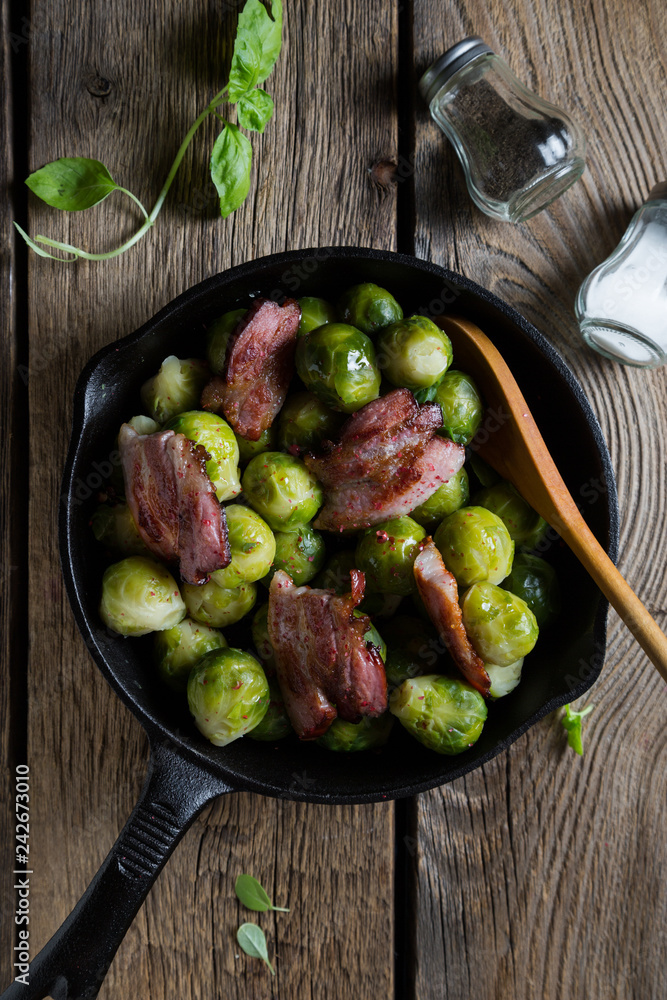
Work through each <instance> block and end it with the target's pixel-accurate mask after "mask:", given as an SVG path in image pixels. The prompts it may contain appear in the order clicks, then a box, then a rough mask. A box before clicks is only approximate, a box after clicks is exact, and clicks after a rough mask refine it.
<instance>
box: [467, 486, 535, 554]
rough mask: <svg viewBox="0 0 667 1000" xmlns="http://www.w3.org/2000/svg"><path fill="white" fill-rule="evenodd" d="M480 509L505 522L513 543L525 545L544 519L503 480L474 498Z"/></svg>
mask: <svg viewBox="0 0 667 1000" xmlns="http://www.w3.org/2000/svg"><path fill="white" fill-rule="evenodd" d="M474 501H475V504H476V505H477V506H478V507H486V509H487V510H492V511H493V513H494V514H497V515H498V517H499V518H501V520H502V521H503V522H504V524H505V527H506V528H507V530H508V531H509V533H510V538H512V539H513V541H515V542H518V543H519V544H523V543H524V542H525V541H526V539H527V538H531V537H532V536H533V533H534V532H535V530H536V529H539V527H540V521H541V520H542V518H541V517H540V515H539V514H538V513H537V511H534V510H533V508H532V507H531V506H530V504H528V503H526V501H525V500H524V499H523V497H522V496H521V494H520V493H519V491H518V490H516V489H515V488H514V487H513V486H512V484H511V483H508V482H507V481H506V480H504V479H503V480H502V481H501V482H499V483H496V484H495V485H494V486H488V487H486V489H483V490H480V492H479V493H477V494H476V496H475V498H474Z"/></svg>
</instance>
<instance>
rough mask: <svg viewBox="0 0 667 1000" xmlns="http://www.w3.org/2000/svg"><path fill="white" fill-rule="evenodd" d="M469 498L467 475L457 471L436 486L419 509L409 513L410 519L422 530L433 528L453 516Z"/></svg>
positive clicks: (460, 470)
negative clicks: (440, 484) (450, 515)
mask: <svg viewBox="0 0 667 1000" xmlns="http://www.w3.org/2000/svg"><path fill="white" fill-rule="evenodd" d="M469 497H470V487H469V485H468V473H467V472H466V470H465V469H459V471H458V472H457V473H456V475H455V476H452V478H451V479H448V480H447V482H446V483H443V484H442V486H438V488H437V490H436V491H435V493H432V494H431V496H430V497H429V498H428V500H425V501H424V503H420V505H419V507H415V509H414V510H413V511H411V512H410V517H411V518H412V520H413V521H416V522H417V524H421V525H422V527H423V528H435V526H436V524H440V522H441V521H442V519H443V517H447V515H448V514H453V513H454V511H455V510H458V509H459V507H463V506H464V504H467V502H468V499H469Z"/></svg>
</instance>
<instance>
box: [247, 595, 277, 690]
mask: <svg viewBox="0 0 667 1000" xmlns="http://www.w3.org/2000/svg"><path fill="white" fill-rule="evenodd" d="M268 616H269V605H268V604H262V605H260V607H259V608H258V609H257V611H256V612H255V615H254V617H253V620H252V626H251V630H252V641H253V645H254V647H255V649H256V650H257V653H258V655H259V658H260V660H261V661H262V663H263V664H264V668H265V670H266V672H267V674H269V673H270V674H275V672H276V658H275V654H274V652H273V646H272V645H271V640H270V638H269V625H268Z"/></svg>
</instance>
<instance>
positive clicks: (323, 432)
mask: <svg viewBox="0 0 667 1000" xmlns="http://www.w3.org/2000/svg"><path fill="white" fill-rule="evenodd" d="M344 419H345V418H344V417H342V416H341V414H340V413H336V412H335V410H330V409H329V407H328V406H325V404H324V403H323V402H322V400H321V399H318V397H317V396H316V395H315V393H314V392H296V393H294V395H293V396H289V397H288V399H287V402H286V403H285V405H284V406H283V408H282V410H281V411H280V417H279V420H278V446H279V447H280V448H282V449H283V451H288V452H289V453H290V454H291V455H301V454H302V452H304V451H316V450H317V449H318V448H319V446H320V444H321V443H322V441H324V440H326V439H328V438H334V437H335V436H336V434H337V433H338V431H339V430H340V427H341V424H342V422H343V420H344Z"/></svg>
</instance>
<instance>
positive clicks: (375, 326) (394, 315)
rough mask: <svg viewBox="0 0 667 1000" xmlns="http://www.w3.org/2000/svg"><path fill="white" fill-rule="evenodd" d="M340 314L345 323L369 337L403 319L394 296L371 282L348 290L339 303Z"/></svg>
mask: <svg viewBox="0 0 667 1000" xmlns="http://www.w3.org/2000/svg"><path fill="white" fill-rule="evenodd" d="M338 312H339V313H340V315H341V319H342V320H343V322H344V323H350V324H351V325H352V326H356V328H357V330H361V332H362V333H366V334H369V335H370V334H372V333H375V332H376V330H380V329H382V327H383V326H389V324H390V323H396V322H397V320H399V319H403V310H402V309H401V307H400V306H399V304H398V302H397V301H396V299H395V298H394V296H393V295H390V294H389V292H388V291H387V290H386V289H385V288H380V287H379V285H374V284H372V283H371V282H370V281H367V282H365V283H364V284H363V285H353V286H352V288H348V289H347V291H346V292H345V293H344V294H343V296H342V297H341V300H340V302H339V303H338Z"/></svg>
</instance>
